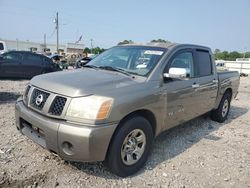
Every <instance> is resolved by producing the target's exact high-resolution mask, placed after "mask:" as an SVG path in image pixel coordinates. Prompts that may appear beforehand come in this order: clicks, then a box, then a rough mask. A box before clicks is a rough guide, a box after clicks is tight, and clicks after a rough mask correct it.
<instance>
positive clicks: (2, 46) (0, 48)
mask: <svg viewBox="0 0 250 188" xmlns="http://www.w3.org/2000/svg"><path fill="white" fill-rule="evenodd" d="M7 51H8V50H7V46H6V43H5V42H4V41H0V54H3V53H4V52H7Z"/></svg>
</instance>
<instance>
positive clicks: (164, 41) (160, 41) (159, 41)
mask: <svg viewBox="0 0 250 188" xmlns="http://www.w3.org/2000/svg"><path fill="white" fill-rule="evenodd" d="M150 42H152V43H171V42H170V41H168V40H164V39H153V40H151V41H150Z"/></svg>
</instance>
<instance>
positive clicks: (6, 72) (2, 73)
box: [0, 51, 61, 78]
mask: <svg viewBox="0 0 250 188" xmlns="http://www.w3.org/2000/svg"><path fill="white" fill-rule="evenodd" d="M59 70H61V69H60V68H59V66H58V65H57V64H55V63H54V62H53V61H52V60H51V59H49V58H48V57H46V56H44V55H40V54H35V53H32V52H28V51H11V52H7V53H4V54H2V55H1V56H0V77H8V78H32V77H33V76H36V75H39V74H44V73H49V72H55V71H59Z"/></svg>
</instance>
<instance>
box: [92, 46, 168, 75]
mask: <svg viewBox="0 0 250 188" xmlns="http://www.w3.org/2000/svg"><path fill="white" fill-rule="evenodd" d="M165 51H166V49H165V48H159V47H142V46H119V47H114V48H111V49H109V50H107V51H105V52H103V53H102V54H100V55H99V56H97V57H96V58H94V59H93V60H92V61H90V62H89V63H88V65H92V66H95V67H100V68H102V67H112V68H114V69H119V70H123V71H125V72H127V73H130V74H134V75H139V76H147V75H148V74H149V73H150V72H151V71H152V70H153V68H154V67H155V66H156V64H157V63H158V62H159V60H160V58H161V57H162V55H163V53H164V52H165Z"/></svg>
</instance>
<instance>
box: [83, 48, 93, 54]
mask: <svg viewBox="0 0 250 188" xmlns="http://www.w3.org/2000/svg"><path fill="white" fill-rule="evenodd" d="M83 52H84V53H91V50H90V49H89V48H88V47H86V48H84V50H83Z"/></svg>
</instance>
